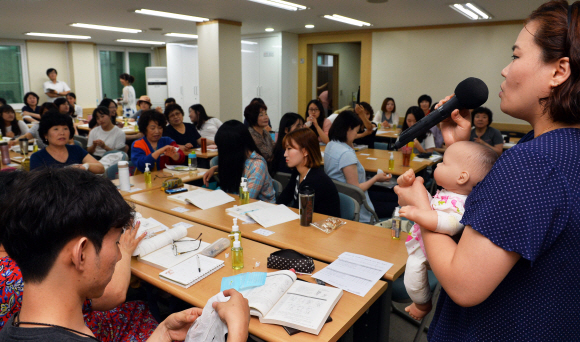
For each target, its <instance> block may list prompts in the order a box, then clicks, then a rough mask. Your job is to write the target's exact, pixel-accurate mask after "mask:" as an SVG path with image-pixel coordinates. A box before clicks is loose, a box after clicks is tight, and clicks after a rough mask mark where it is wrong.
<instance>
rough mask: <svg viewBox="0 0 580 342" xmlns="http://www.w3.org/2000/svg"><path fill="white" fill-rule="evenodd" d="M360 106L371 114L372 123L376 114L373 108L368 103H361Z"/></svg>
mask: <svg viewBox="0 0 580 342" xmlns="http://www.w3.org/2000/svg"><path fill="white" fill-rule="evenodd" d="M360 105H361V106H362V107H363V109H364V110H366V111H367V112H369V113H370V114H371V118H370V119H369V121H372V119H373V115H374V114H375V111H374V110H373V107H371V105H370V104H368V103H367V102H361V103H360Z"/></svg>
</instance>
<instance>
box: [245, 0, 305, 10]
mask: <svg viewBox="0 0 580 342" xmlns="http://www.w3.org/2000/svg"><path fill="white" fill-rule="evenodd" d="M249 1H252V2H257V3H259V4H262V5H268V6H273V7H278V8H281V9H285V10H288V11H298V10H305V9H308V7H306V6H303V5H299V4H295V3H293V2H288V1H283V0H249Z"/></svg>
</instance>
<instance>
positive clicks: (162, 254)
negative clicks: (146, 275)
mask: <svg viewBox="0 0 580 342" xmlns="http://www.w3.org/2000/svg"><path fill="white" fill-rule="evenodd" d="M173 240H175V241H178V240H179V241H191V242H180V243H179V246H178V247H179V251H187V250H193V249H195V248H197V246H199V248H198V249H197V250H196V251H194V252H189V253H184V254H180V255H174V254H173V250H172V248H171V247H172V246H171V245H172V243H173ZM207 246H209V243H207V242H203V241H201V243H200V242H199V241H194V240H193V239H192V238H189V237H187V228H184V227H176V228H173V229H169V230H167V231H166V232H164V233H161V234H158V235H156V236H154V237H152V238H150V239H147V240H142V241H141V242H140V243H139V245H138V246H137V248H136V249H135V252H133V256H139V258H138V260H139V261H141V262H142V263H144V264H147V265H150V266H153V267H157V268H159V269H162V270H165V269H167V268H170V267H172V266H175V265H177V264H179V263H180V262H182V261H184V260H187V259H189V258H191V257H193V256H195V255H196V254H198V253H199V252H201V251H203V250H204V248H206V247H207Z"/></svg>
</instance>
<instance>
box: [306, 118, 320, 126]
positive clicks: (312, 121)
mask: <svg viewBox="0 0 580 342" xmlns="http://www.w3.org/2000/svg"><path fill="white" fill-rule="evenodd" d="M307 121H309V122H311V123H312V125H314V127H316V128H320V126H318V120H316V119H315V118H314V116H309V117H308V119H307Z"/></svg>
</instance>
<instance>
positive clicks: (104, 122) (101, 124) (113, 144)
mask: <svg viewBox="0 0 580 342" xmlns="http://www.w3.org/2000/svg"><path fill="white" fill-rule="evenodd" d="M93 117H96V118H97V124H98V126H96V127H95V128H93V129H92V130H91V132H90V133H89V142H88V144H87V151H88V152H89V153H90V154H92V155H94V156H95V157H97V158H99V159H100V157H102V156H103V155H104V154H105V153H106V152H108V151H113V150H119V151H124V152H127V146H126V145H125V132H123V130H122V129H120V128H119V127H117V126H116V125H115V124H113V122H114V121H115V119H116V117H115V116H114V115H111V113H110V111H109V109H108V108H107V107H102V106H101V107H97V109H95V111H94V112H93Z"/></svg>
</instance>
